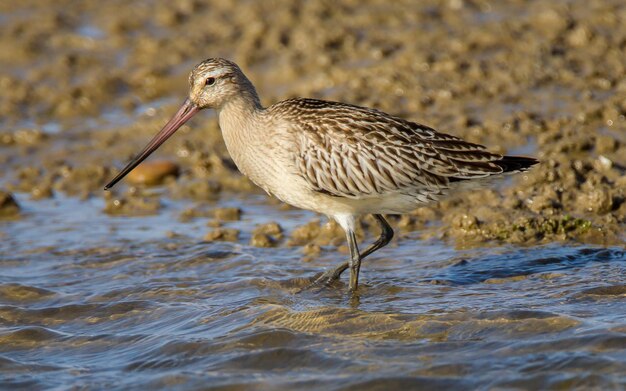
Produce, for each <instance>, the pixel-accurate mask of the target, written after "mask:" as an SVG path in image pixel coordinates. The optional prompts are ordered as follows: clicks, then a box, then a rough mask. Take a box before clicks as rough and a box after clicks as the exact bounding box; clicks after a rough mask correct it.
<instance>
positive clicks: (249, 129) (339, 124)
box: [105, 58, 537, 291]
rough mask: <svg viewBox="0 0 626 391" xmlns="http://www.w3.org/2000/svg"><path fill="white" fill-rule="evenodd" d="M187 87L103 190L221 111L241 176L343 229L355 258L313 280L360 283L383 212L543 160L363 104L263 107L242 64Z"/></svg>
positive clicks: (215, 66)
mask: <svg viewBox="0 0 626 391" xmlns="http://www.w3.org/2000/svg"><path fill="white" fill-rule="evenodd" d="M189 86H190V90H189V97H188V98H187V99H186V100H185V102H184V103H183V105H182V107H181V108H180V109H179V110H178V112H177V113H176V114H175V115H174V117H173V118H172V119H171V120H170V121H169V122H168V123H167V124H166V125H165V126H164V127H163V129H162V130H161V131H160V132H159V133H158V134H157V135H156V136H155V137H154V138H153V139H152V141H150V143H149V144H148V145H147V146H146V147H145V148H144V150H143V151H141V153H139V155H138V156H137V157H135V158H134V159H133V160H132V161H131V162H130V163H129V164H128V165H127V166H126V167H125V168H124V169H123V170H122V171H121V172H120V173H119V174H118V175H117V176H116V177H115V178H114V179H113V180H112V181H111V182H110V183H109V184H107V185H106V187H105V190H106V189H109V188H111V187H112V186H113V185H115V184H116V183H117V182H118V181H119V180H120V179H122V178H123V177H124V176H125V175H126V174H128V173H129V172H130V171H131V170H132V169H133V168H135V167H136V166H137V165H138V164H139V163H141V162H142V161H143V160H144V159H145V158H147V157H148V156H149V155H150V154H151V153H152V152H154V151H155V150H156V149H157V148H158V147H159V146H160V145H161V144H162V143H163V142H164V141H165V140H167V139H168V138H169V137H170V136H171V135H172V134H174V132H176V130H177V129H178V128H179V127H180V126H182V125H183V124H184V123H185V122H187V121H188V120H189V119H190V118H191V117H193V116H194V115H195V114H196V113H197V112H198V111H200V110H202V109H206V108H212V109H215V110H216V111H217V113H218V117H219V125H220V128H221V131H222V135H223V137H224V141H225V143H226V147H227V149H228V152H229V154H230V155H231V157H232V159H233V161H234V162H235V164H236V165H237V167H238V168H239V170H240V171H241V172H242V173H243V174H244V175H246V176H247V177H248V178H250V179H251V180H252V181H253V182H254V183H255V184H257V185H258V186H260V187H261V188H263V189H264V190H265V191H266V192H267V193H269V194H271V195H274V196H276V197H277V198H279V199H280V200H282V201H283V202H286V203H288V204H291V205H293V206H296V207H298V208H302V209H308V210H312V211H315V212H318V213H322V214H325V215H327V216H329V217H331V218H333V219H335V220H336V221H337V223H338V224H339V225H340V226H341V227H342V228H343V229H344V231H345V232H346V237H347V240H348V246H349V249H350V259H349V261H347V262H344V263H342V264H340V265H338V266H337V267H335V268H334V269H331V270H328V271H327V272H326V273H324V274H322V275H321V277H319V278H318V279H317V280H316V282H317V283H329V282H331V281H334V280H336V279H338V278H339V277H340V275H341V273H343V272H344V271H345V270H346V269H348V268H349V269H350V290H351V291H355V290H356V289H357V286H358V282H359V270H360V267H361V260H362V259H363V258H365V257H366V256H368V255H370V254H372V253H373V252H374V251H376V250H378V249H379V248H381V247H383V246H385V245H387V244H388V243H389V241H390V240H391V238H392V237H393V229H392V228H391V227H390V226H389V224H388V223H387V221H386V220H385V218H384V217H383V216H382V215H383V214H402V213H407V212H409V211H411V210H413V209H415V207H417V206H418V205H421V204H425V203H429V202H434V201H437V200H438V199H440V198H441V197H443V196H445V195H447V194H450V193H453V192H457V191H462V190H463V188H464V187H467V186H466V185H468V184H470V183H476V182H481V181H484V180H485V179H486V178H488V177H491V176H494V175H500V174H503V173H512V172H519V171H524V170H526V169H528V168H529V167H531V166H532V165H534V164H536V163H537V160H535V159H533V158H529V157H520V156H502V155H499V154H496V153H492V152H489V151H487V150H486V148H485V147H484V146H482V145H478V144H473V143H469V142H467V141H464V140H462V139H460V138H458V137H455V136H451V135H448V134H444V133H439V132H437V131H435V130H434V129H431V128H429V127H428V126H424V125H420V124H417V123H414V122H409V121H406V120H404V119H401V118H398V117H394V116H392V115H389V114H386V113H383V112H381V111H378V110H374V109H369V108H365V107H359V106H354V105H350V104H345V103H337V102H328V101H323V100H317V99H303V98H296V99H288V100H285V101H282V102H278V103H276V104H273V105H271V106H269V107H267V108H265V107H263V106H262V105H261V101H260V100H259V96H258V95H257V92H256V90H255V88H254V86H253V85H252V83H251V82H250V80H249V79H248V78H247V77H246V76H245V75H244V74H243V72H242V71H241V69H240V68H239V67H238V66H237V65H236V64H235V63H233V62H231V61H228V60H225V59H222V58H211V59H208V60H205V61H202V62H201V63H200V64H198V65H196V67H195V68H194V69H193V70H192V71H191V74H190V75H189ZM367 214H372V215H374V218H375V219H376V221H377V222H378V224H379V225H380V228H381V234H380V237H379V238H378V239H377V240H376V241H375V242H374V243H373V244H372V245H371V246H370V247H368V248H367V249H366V250H365V251H363V252H359V249H358V246H357V241H356V236H355V233H354V229H355V221H356V219H357V218H358V217H359V216H361V215H367Z"/></svg>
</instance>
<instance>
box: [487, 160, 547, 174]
mask: <svg viewBox="0 0 626 391" xmlns="http://www.w3.org/2000/svg"><path fill="white" fill-rule="evenodd" d="M494 163H496V164H497V165H499V166H500V167H502V172H514V171H526V170H528V169H529V168H531V167H532V166H534V165H535V164H538V163H539V160H537V159H535V158H533V157H526V156H503V157H502V159H500V160H498V161H496V162H494Z"/></svg>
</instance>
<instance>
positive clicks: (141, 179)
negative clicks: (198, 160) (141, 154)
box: [126, 160, 180, 186]
mask: <svg viewBox="0 0 626 391" xmlns="http://www.w3.org/2000/svg"><path fill="white" fill-rule="evenodd" d="M179 171H180V170H179V167H178V165H177V164H176V163H173V162H171V161H168V160H157V161H151V162H143V163H141V164H140V165H138V166H137V167H136V168H135V169H134V170H132V171H131V172H130V173H128V175H127V176H126V179H127V180H128V182H129V183H132V184H135V185H148V186H154V185H160V184H161V183H163V181H165V178H167V177H177V176H178V173H179Z"/></svg>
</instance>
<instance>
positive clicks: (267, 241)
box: [250, 233, 276, 247]
mask: <svg viewBox="0 0 626 391" xmlns="http://www.w3.org/2000/svg"><path fill="white" fill-rule="evenodd" d="M250 245H251V246H255V247H274V246H275V245H276V241H275V240H274V239H273V238H272V237H271V236H270V235H267V234H263V233H255V234H253V235H252V238H251V239H250Z"/></svg>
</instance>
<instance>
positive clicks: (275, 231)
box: [253, 222, 283, 239]
mask: <svg viewBox="0 0 626 391" xmlns="http://www.w3.org/2000/svg"><path fill="white" fill-rule="evenodd" d="M253 233H259V234H266V235H272V236H274V237H275V238H277V239H280V238H282V236H283V228H282V227H281V226H280V224H278V223H276V222H271V223H267V224H262V225H259V226H258V227H256V228H255V229H254V231H253Z"/></svg>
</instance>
